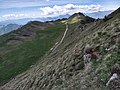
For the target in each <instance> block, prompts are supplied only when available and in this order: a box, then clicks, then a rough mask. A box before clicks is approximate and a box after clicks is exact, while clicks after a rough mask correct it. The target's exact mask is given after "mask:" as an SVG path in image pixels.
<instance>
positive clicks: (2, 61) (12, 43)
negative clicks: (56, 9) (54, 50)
mask: <svg viewBox="0 0 120 90" xmlns="http://www.w3.org/2000/svg"><path fill="white" fill-rule="evenodd" d="M44 25H45V26H42V25H41V23H39V22H30V23H28V24H27V25H25V26H24V27H22V28H20V29H19V30H17V31H14V32H11V33H9V34H6V35H4V36H1V37H0V84H3V83H5V82H7V81H8V80H10V79H11V78H13V77H15V76H16V75H18V74H20V73H22V72H23V71H25V70H27V69H28V68H29V67H30V66H31V65H34V64H35V63H36V62H37V61H38V60H39V59H40V58H41V57H42V56H43V55H44V54H45V53H46V52H47V51H48V50H49V49H50V48H51V47H52V46H53V45H54V43H55V42H56V41H58V40H59V38H60V37H61V35H62V34H63V32H64V30H65V25H64V24H60V23H57V22H56V23H52V24H48V25H47V24H46V23H45V24H44ZM46 25H47V27H46ZM43 27H45V28H43Z"/></svg>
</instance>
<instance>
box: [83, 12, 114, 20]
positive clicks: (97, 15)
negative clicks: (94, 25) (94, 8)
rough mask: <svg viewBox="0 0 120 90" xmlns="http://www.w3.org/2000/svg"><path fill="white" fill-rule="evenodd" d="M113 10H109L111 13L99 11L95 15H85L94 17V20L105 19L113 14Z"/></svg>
mask: <svg viewBox="0 0 120 90" xmlns="http://www.w3.org/2000/svg"><path fill="white" fill-rule="evenodd" d="M112 12H113V10H109V11H99V12H94V13H85V15H87V16H90V17H93V18H96V19H97V18H104V17H105V16H107V15H109V14H110V13H112Z"/></svg>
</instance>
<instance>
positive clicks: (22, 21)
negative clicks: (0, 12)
mask: <svg viewBox="0 0 120 90" xmlns="http://www.w3.org/2000/svg"><path fill="white" fill-rule="evenodd" d="M68 17H70V15H69V14H66V15H60V16H57V17H47V18H24V19H17V20H6V21H1V22H0V25H5V24H10V23H15V24H18V25H24V24H26V23H28V22H29V21H41V22H45V21H52V20H53V21H54V20H57V19H62V18H68Z"/></svg>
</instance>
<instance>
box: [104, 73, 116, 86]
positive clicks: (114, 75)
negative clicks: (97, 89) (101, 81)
mask: <svg viewBox="0 0 120 90" xmlns="http://www.w3.org/2000/svg"><path fill="white" fill-rule="evenodd" d="M117 78H118V75H117V73H114V74H113V75H112V76H111V78H110V79H109V81H108V82H107V83H106V86H108V85H109V84H110V82H112V81H114V80H115V79H117Z"/></svg>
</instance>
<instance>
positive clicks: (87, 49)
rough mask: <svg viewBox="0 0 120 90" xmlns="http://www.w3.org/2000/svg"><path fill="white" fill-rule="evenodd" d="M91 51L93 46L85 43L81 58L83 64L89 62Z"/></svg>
mask: <svg viewBox="0 0 120 90" xmlns="http://www.w3.org/2000/svg"><path fill="white" fill-rule="evenodd" d="M92 53H93V48H92V47H90V45H87V46H86V47H85V49H84V55H83V60H84V65H85V66H86V65H87V63H89V62H90V60H91V58H92Z"/></svg>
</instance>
